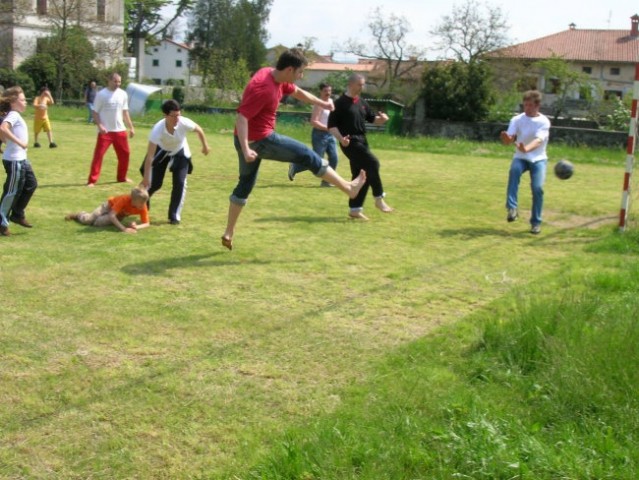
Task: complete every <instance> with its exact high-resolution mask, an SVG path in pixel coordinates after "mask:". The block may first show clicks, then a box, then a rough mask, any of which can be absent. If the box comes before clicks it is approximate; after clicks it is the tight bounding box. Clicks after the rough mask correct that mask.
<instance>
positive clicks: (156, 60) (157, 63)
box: [153, 58, 160, 67]
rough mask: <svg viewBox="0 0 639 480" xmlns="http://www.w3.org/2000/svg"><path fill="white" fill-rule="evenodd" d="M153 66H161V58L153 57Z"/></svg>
mask: <svg viewBox="0 0 639 480" xmlns="http://www.w3.org/2000/svg"><path fill="white" fill-rule="evenodd" d="M153 66H154V67H159V66H160V60H159V59H157V58H154V59H153Z"/></svg>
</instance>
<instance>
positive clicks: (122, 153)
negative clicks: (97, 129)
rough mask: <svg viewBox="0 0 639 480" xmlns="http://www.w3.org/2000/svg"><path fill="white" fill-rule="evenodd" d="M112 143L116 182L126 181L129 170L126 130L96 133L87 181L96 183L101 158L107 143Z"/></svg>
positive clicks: (107, 146) (107, 145)
mask: <svg viewBox="0 0 639 480" xmlns="http://www.w3.org/2000/svg"><path fill="white" fill-rule="evenodd" d="M111 144H113V149H114V150H115V154H116V155H117V157H118V175H117V180H118V182H125V181H126V173H127V171H128V170H129V154H130V153H131V150H130V149H129V140H128V136H127V132H126V131H124V132H107V133H98V140H97V142H96V144H95V150H94V151H93V161H92V162H91V172H90V173H89V180H88V181H87V183H96V182H97V181H98V178H99V177H100V170H102V160H103V159H104V154H105V153H106V151H107V149H108V148H109V145H111Z"/></svg>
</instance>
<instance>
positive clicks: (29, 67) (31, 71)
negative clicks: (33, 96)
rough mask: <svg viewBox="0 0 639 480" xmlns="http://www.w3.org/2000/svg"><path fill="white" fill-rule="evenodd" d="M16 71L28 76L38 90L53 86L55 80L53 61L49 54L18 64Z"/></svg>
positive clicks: (33, 56)
mask: <svg viewBox="0 0 639 480" xmlns="http://www.w3.org/2000/svg"><path fill="white" fill-rule="evenodd" d="M18 71H20V72H23V73H25V74H27V75H29V77H30V78H31V80H32V81H33V83H34V85H36V87H38V88H41V87H44V86H48V87H50V86H52V85H55V82H56V79H57V68H56V63H55V59H54V58H53V57H52V56H51V55H50V54H49V53H36V54H35V55H32V56H30V57H29V58H27V59H25V60H24V61H23V62H22V63H21V64H20V66H19V67H18Z"/></svg>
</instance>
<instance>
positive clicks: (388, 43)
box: [344, 7, 426, 93]
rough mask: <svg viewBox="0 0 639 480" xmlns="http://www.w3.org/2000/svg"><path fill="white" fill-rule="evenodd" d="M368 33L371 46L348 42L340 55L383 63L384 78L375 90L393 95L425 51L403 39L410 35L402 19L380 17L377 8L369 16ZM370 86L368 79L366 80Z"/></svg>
mask: <svg viewBox="0 0 639 480" xmlns="http://www.w3.org/2000/svg"><path fill="white" fill-rule="evenodd" d="M368 29H369V32H370V36H371V37H372V42H367V43H363V42H360V41H358V40H356V39H353V38H349V39H348V40H347V41H346V43H345V45H346V46H345V48H344V51H345V52H346V53H351V54H353V55H357V56H358V57H362V58H370V59H375V60H380V61H382V62H384V64H385V66H386V69H385V72H384V77H383V78H382V79H381V81H380V82H379V83H378V84H376V86H377V87H378V88H380V89H382V90H384V91H386V92H388V93H393V92H394V90H395V87H396V85H397V83H398V82H399V81H400V80H401V79H404V78H408V77H410V74H411V73H412V72H413V71H415V70H416V69H417V68H418V67H420V65H421V63H422V62H421V60H422V59H423V57H424V56H425V54H426V50H425V49H423V48H419V47H417V46H414V45H410V44H409V43H408V41H407V39H406V36H407V35H408V33H409V32H410V29H411V26H410V22H409V21H408V20H407V19H406V18H405V17H403V16H397V15H395V14H394V13H391V14H390V15H389V16H388V17H386V16H385V15H384V11H383V10H382V8H381V7H377V8H376V9H375V10H374V11H373V12H372V13H371V14H370V16H369V23H368ZM367 81H369V82H370V83H372V84H375V82H374V81H373V80H372V79H367Z"/></svg>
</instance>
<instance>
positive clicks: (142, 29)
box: [124, 0, 194, 72]
mask: <svg viewBox="0 0 639 480" xmlns="http://www.w3.org/2000/svg"><path fill="white" fill-rule="evenodd" d="M193 3H194V0H144V1H139V0H125V2H124V7H125V30H126V32H127V36H128V37H129V38H130V39H131V47H130V51H131V52H132V53H133V56H134V57H135V58H136V59H137V62H138V65H139V64H140V62H142V59H143V53H144V48H143V47H142V45H143V44H144V42H143V41H147V40H149V39H152V38H154V37H162V36H165V35H167V34H168V33H169V32H171V31H172V27H173V25H174V22H176V21H177V19H178V18H180V17H181V16H182V15H183V14H184V13H185V12H187V11H188V10H189V9H190V8H191V7H192V6H193ZM171 7H172V8H173V14H172V15H171V16H169V17H165V12H166V11H167V10H168V9H169V8H171ZM138 72H139V70H138Z"/></svg>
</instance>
